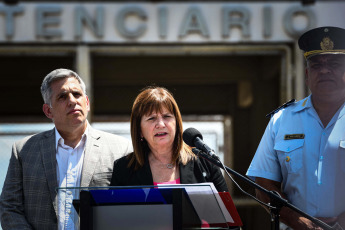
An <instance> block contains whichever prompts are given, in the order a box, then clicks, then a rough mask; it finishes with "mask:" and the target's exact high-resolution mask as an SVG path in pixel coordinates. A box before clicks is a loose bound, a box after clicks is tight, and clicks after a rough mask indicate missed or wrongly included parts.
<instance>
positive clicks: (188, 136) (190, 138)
mask: <svg viewBox="0 0 345 230" xmlns="http://www.w3.org/2000/svg"><path fill="white" fill-rule="evenodd" d="M197 137H199V138H200V139H202V135H201V133H200V132H199V131H198V130H197V129H194V128H188V129H186V130H185V131H184V132H183V141H184V142H185V143H186V144H187V145H189V146H190V147H195V146H194V140H195V138H197Z"/></svg>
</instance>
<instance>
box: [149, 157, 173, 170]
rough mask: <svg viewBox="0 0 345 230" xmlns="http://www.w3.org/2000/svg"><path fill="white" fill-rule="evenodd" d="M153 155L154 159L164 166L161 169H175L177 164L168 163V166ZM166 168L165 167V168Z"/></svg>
mask: <svg viewBox="0 0 345 230" xmlns="http://www.w3.org/2000/svg"><path fill="white" fill-rule="evenodd" d="M152 155H153V158H154V159H155V160H156V161H158V162H159V163H160V164H161V165H163V166H162V167H161V168H165V167H166V168H168V169H173V168H174V167H175V164H174V163H168V164H166V163H163V162H162V161H160V160H159V159H158V158H156V157H155V156H154V154H152ZM164 166H165V167H164Z"/></svg>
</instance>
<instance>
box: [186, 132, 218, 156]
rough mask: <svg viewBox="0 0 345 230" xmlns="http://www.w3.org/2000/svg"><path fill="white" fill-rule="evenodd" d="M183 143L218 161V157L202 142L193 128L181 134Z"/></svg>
mask: <svg viewBox="0 0 345 230" xmlns="http://www.w3.org/2000/svg"><path fill="white" fill-rule="evenodd" d="M183 141H184V142H185V143H186V144H187V145H189V146H190V147H196V148H198V149H200V150H201V151H203V152H205V153H207V154H208V155H210V156H211V157H215V158H216V159H218V156H217V155H216V153H215V152H214V150H213V149H211V148H210V147H209V146H208V145H207V144H206V143H205V142H204V141H203V140H202V135H201V133H200V132H199V131H198V130H197V129H194V128H188V129H186V130H185V131H184V132H183Z"/></svg>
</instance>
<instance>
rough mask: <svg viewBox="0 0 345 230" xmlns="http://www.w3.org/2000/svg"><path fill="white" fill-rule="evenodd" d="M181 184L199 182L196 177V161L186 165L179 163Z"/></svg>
mask: <svg viewBox="0 0 345 230" xmlns="http://www.w3.org/2000/svg"><path fill="white" fill-rule="evenodd" d="M179 168H180V181H181V184H194V183H196V182H197V180H196V178H195V175H194V160H191V161H189V162H188V163H187V164H186V165H183V164H182V163H179Z"/></svg>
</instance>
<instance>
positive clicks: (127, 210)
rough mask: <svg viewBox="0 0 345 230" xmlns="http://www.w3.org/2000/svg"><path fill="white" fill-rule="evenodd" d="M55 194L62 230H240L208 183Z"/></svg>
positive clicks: (63, 190) (70, 189) (77, 189)
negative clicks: (71, 229) (74, 229)
mask: <svg viewBox="0 0 345 230" xmlns="http://www.w3.org/2000/svg"><path fill="white" fill-rule="evenodd" d="M212 186H213V184H212ZM57 191H58V199H59V200H60V202H59V205H58V206H59V207H58V208H59V217H58V218H59V219H60V220H63V221H62V222H63V224H59V230H64V229H65V228H66V226H68V225H74V226H76V227H78V228H79V227H80V228H79V229H80V230H108V229H109V230H110V229H111V230H114V229H121V230H124V229H128V230H130V229H143V230H146V229H147V230H155V229H157V230H158V229H159V230H161V229H164V230H165V229H166V230H175V229H239V228H236V227H232V226H234V225H236V223H235V221H234V220H233V219H232V218H231V216H230V220H229V215H230V214H229V213H225V212H224V207H223V206H225V205H224V204H222V202H221V201H220V200H219V198H218V197H217V195H218V193H217V194H215V193H214V188H212V187H211V184H209V183H206V184H193V185H158V186H123V187H119V186H117V187H66V188H58V189H57ZM72 196H73V200H71V198H72ZM71 201H72V202H71ZM235 211H236V210H235ZM229 221H230V222H229ZM60 223H61V221H60ZM237 224H238V223H237Z"/></svg>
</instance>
